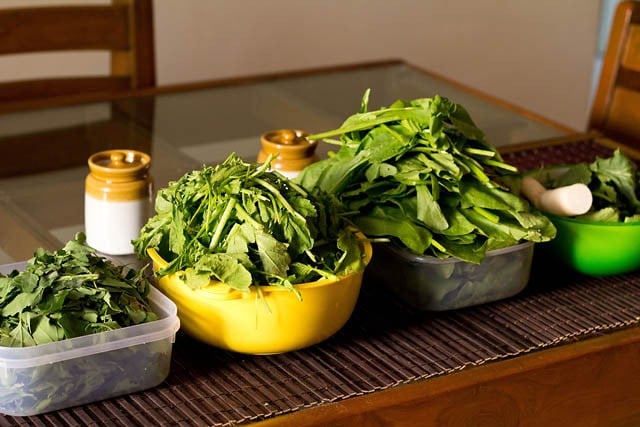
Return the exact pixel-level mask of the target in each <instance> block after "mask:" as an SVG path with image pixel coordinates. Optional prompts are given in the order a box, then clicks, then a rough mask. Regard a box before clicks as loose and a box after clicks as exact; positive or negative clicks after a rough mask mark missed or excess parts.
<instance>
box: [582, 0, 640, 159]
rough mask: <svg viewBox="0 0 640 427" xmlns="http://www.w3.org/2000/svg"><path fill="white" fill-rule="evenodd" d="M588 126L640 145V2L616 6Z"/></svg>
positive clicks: (622, 3) (617, 138) (613, 137)
mask: <svg viewBox="0 0 640 427" xmlns="http://www.w3.org/2000/svg"><path fill="white" fill-rule="evenodd" d="M589 129H591V130H595V131H598V132H600V133H602V134H604V135H605V136H607V137H610V138H612V139H615V140H618V141H620V142H622V143H625V144H628V145H633V146H636V147H639V146H640V2H639V1H623V2H621V3H620V4H619V5H618V7H617V9H616V12H615V15H614V18H613V23H612V26H611V32H610V35H609V44H608V45H607V50H606V53H605V57H604V60H603V63H602V71H601V75H600V81H599V84H598V88H597V91H596V95H595V98H594V102H593V106H592V108H591V116H590V119H589Z"/></svg>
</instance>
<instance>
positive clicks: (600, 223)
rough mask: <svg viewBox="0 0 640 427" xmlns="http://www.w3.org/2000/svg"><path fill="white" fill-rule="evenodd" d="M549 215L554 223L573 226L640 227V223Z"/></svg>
mask: <svg viewBox="0 0 640 427" xmlns="http://www.w3.org/2000/svg"><path fill="white" fill-rule="evenodd" d="M545 215H547V216H548V217H549V218H550V219H551V220H553V221H564V222H567V223H570V224H571V223H572V224H584V225H594V226H603V227H640V221H633V222H621V221H616V222H610V221H587V220H583V219H577V218H573V217H568V216H560V215H554V214H550V213H547V214H545Z"/></svg>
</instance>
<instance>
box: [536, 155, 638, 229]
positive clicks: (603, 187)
mask: <svg viewBox="0 0 640 427" xmlns="http://www.w3.org/2000/svg"><path fill="white" fill-rule="evenodd" d="M527 174H528V175H531V176H533V177H534V178H536V179H537V180H538V181H540V182H541V183H542V184H543V185H544V186H545V187H547V188H557V187H562V186H565V185H571V184H578V183H580V184H585V185H587V186H588V187H589V189H590V190H591V194H592V195H593V203H592V205H591V209H590V210H589V212H587V213H585V214H583V215H579V216H576V217H575V218H577V219H581V220H585V221H603V222H637V221H640V174H639V173H638V167H637V165H636V163H634V162H633V161H632V160H631V159H630V158H629V157H627V156H625V155H624V154H623V153H622V152H621V151H620V150H619V149H616V150H614V152H613V154H612V155H611V157H608V158H601V157H598V158H596V160H594V161H593V162H591V163H587V162H582V163H576V164H572V165H559V166H551V167H546V168H541V169H537V170H534V171H531V172H529V173H527Z"/></svg>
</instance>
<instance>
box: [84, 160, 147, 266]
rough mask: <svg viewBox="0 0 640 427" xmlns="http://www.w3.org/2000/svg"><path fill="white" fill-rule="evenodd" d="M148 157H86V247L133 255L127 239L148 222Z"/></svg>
mask: <svg viewBox="0 0 640 427" xmlns="http://www.w3.org/2000/svg"><path fill="white" fill-rule="evenodd" d="M150 166H151V158H150V157H149V155H147V154H145V153H142V152H139V151H135V150H126V149H123V150H107V151H101V152H99V153H96V154H94V155H92V156H91V157H90V158H89V171H90V173H89V175H87V178H86V180H85V197H84V225H85V234H86V236H87V244H88V245H89V246H91V247H93V248H94V249H96V250H97V251H99V252H102V253H104V254H108V255H127V254H132V253H133V252H134V250H133V245H132V243H131V240H133V239H135V238H137V237H138V235H139V234H140V229H141V228H142V227H143V226H144V224H145V223H146V221H147V220H148V219H149V215H150V213H151V205H152V182H151V178H150V176H149V167H150Z"/></svg>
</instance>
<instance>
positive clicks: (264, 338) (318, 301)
mask: <svg viewBox="0 0 640 427" xmlns="http://www.w3.org/2000/svg"><path fill="white" fill-rule="evenodd" d="M360 237H362V240H361V241H362V243H361V247H362V251H363V254H364V263H365V266H366V265H368V263H369V261H370V260H371V255H372V249H371V243H370V242H368V241H366V240H365V239H364V236H362V235H360ZM147 252H148V254H149V256H150V257H151V260H152V261H153V268H154V270H156V271H157V270H158V269H161V268H163V267H164V266H166V265H167V261H165V260H164V259H162V258H161V257H160V255H159V254H158V253H157V251H155V250H154V249H152V248H150V249H148V251H147ZM362 277H363V272H360V273H353V274H350V275H347V276H344V277H341V278H340V279H339V280H337V281H336V280H328V279H323V280H318V281H316V282H309V283H301V284H298V285H295V286H296V288H297V289H298V291H300V294H301V296H302V301H301V300H299V299H298V297H297V296H296V294H295V293H293V292H291V291H289V290H286V289H283V288H280V287H277V286H261V287H260V290H261V294H262V295H261V296H260V295H258V292H257V291H256V289H255V287H252V288H251V290H250V292H240V291H237V290H235V289H232V288H230V287H229V286H228V285H226V284H224V283H220V282H217V281H212V282H211V284H210V285H208V286H206V287H204V288H201V289H192V288H190V287H189V286H187V285H186V284H185V283H184V282H183V281H182V280H180V278H179V277H178V275H177V274H170V275H167V276H163V277H161V278H159V279H158V280H157V285H158V287H159V288H160V289H161V290H162V292H163V293H164V294H165V295H167V296H168V297H169V298H170V299H171V300H173V302H175V304H176V306H177V307H178V317H179V318H180V323H181V329H182V330H184V331H185V332H186V333H188V334H189V335H191V336H192V337H194V338H196V339H198V340H200V341H202V342H205V343H207V344H210V345H214V346H216V347H219V348H223V349H227V350H231V351H235V352H238V353H247V354H274V353H284V352H287V351H293V350H298V349H301V348H304V347H308V346H311V345H313V344H317V343H319V342H321V341H323V340H325V339H327V338H329V337H330V336H332V335H333V334H335V333H336V332H338V330H340V329H341V328H342V327H343V326H344V325H345V323H347V320H349V317H351V314H352V312H353V309H354V308H355V305H356V302H357V300H358V295H359V294H360V286H361V284H362Z"/></svg>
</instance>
